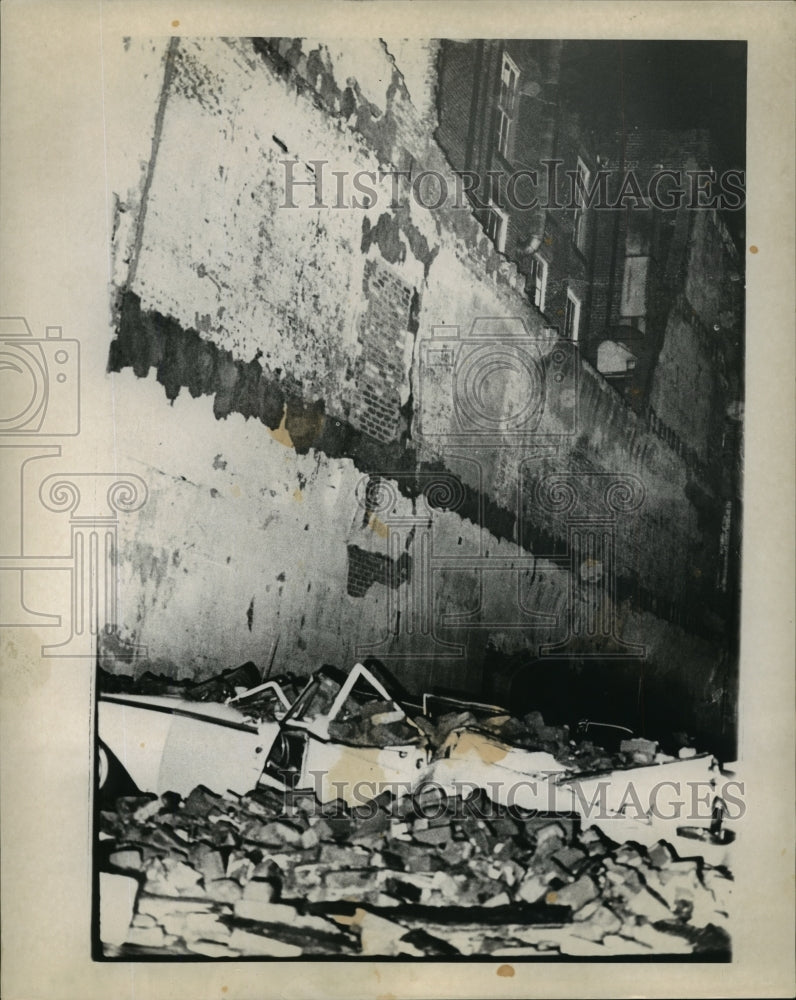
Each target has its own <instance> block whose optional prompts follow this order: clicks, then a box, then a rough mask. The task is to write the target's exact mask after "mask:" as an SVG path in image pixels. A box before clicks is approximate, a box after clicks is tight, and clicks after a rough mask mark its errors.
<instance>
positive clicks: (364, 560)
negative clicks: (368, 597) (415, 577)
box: [346, 545, 412, 597]
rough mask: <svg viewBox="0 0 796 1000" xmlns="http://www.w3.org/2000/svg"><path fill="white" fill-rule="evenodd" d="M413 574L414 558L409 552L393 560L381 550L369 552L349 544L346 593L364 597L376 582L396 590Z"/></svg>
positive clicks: (351, 595)
mask: <svg viewBox="0 0 796 1000" xmlns="http://www.w3.org/2000/svg"><path fill="white" fill-rule="evenodd" d="M411 575H412V559H411V556H410V555H409V554H408V553H407V552H402V553H401V555H400V557H399V558H398V559H396V560H392V559H390V557H389V556H385V555H382V553H381V552H368V551H367V550H366V549H361V548H360V547H359V546H358V545H349V546H348V582H347V585H346V593H347V594H348V595H349V597H364V596H365V594H367V592H368V591H369V590H370V588H371V587H372V586H373V584H374V583H383V584H384V586H385V587H392V589H393V590H395V589H397V588H398V587H400V586H401V584H402V583H407V582H408V581H409V580H410V579H411Z"/></svg>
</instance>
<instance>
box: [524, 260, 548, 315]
mask: <svg viewBox="0 0 796 1000" xmlns="http://www.w3.org/2000/svg"><path fill="white" fill-rule="evenodd" d="M528 278H529V281H528V290H529V292H530V295H531V298H532V299H533V304H534V305H535V306H536V308H537V309H538V310H539V312H544V306H545V293H546V292H547V261H546V260H545V259H544V258H543V257H539V256H538V255H537V254H534V255H533V257H531V270H530V274H529V275H528Z"/></svg>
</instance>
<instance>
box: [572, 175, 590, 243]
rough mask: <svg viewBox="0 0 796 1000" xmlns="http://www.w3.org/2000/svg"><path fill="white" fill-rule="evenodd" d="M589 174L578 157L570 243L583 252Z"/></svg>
mask: <svg viewBox="0 0 796 1000" xmlns="http://www.w3.org/2000/svg"><path fill="white" fill-rule="evenodd" d="M590 179H591V173H590V172H589V168H588V167H587V166H586V164H585V163H584V162H583V160H581V158H580V157H578V172H577V179H576V182H575V216H574V219H573V223H572V242H573V243H574V244H575V246H576V247H577V248H578V250H583V249H584V247H585V246H586V191H587V190H588V188H589V180H590Z"/></svg>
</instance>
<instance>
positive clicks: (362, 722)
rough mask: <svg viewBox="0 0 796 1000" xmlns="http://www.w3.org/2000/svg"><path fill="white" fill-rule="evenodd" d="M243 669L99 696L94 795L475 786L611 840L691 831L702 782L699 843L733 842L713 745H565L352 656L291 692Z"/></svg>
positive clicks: (357, 795) (368, 792)
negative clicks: (705, 819) (688, 803)
mask: <svg viewBox="0 0 796 1000" xmlns="http://www.w3.org/2000/svg"><path fill="white" fill-rule="evenodd" d="M247 668H248V669H247ZM252 668H254V665H253V664H245V665H244V667H240V668H237V669H236V670H234V671H227V672H226V673H225V674H222V675H221V676H220V678H212V679H211V680H210V681H206V682H203V683H201V684H198V685H191V686H190V687H187V688H185V687H183V688H176V689H169V688H167V689H166V690H165V691H160V692H159V693H138V692H137V691H136V692H131V691H102V692H101V693H100V696H99V700H98V723H97V731H98V740H99V745H98V761H99V774H100V789H101V792H102V793H104V794H105V795H106V797H107V796H109V795H113V794H117V795H118V794H123V793H124V792H125V791H127V790H133V789H135V790H140V791H146V792H154V793H156V794H162V793H164V792H166V791H173V792H177V793H178V794H180V795H182V796H185V795H188V794H189V793H190V792H191V791H192V790H193V789H194V788H195V787H196V786H198V785H204V786H205V787H207V788H210V789H213V790H216V791H219V792H225V791H232V792H235V793H237V794H244V793H246V792H247V791H249V790H251V789H252V788H253V787H255V786H257V785H260V786H267V787H270V788H272V789H275V790H277V791H281V792H288V791H290V792H306V793H311V794H312V795H314V796H315V797H316V798H317V799H318V801H319V802H320V803H322V804H323V803H328V802H332V801H335V800H341V801H342V802H344V803H345V804H346V805H347V806H360V805H364V804H365V803H367V802H368V801H370V800H373V799H375V798H376V797H377V796H379V795H380V794H381V793H383V792H384V791H390V792H392V794H393V795H394V796H395V797H400V796H402V795H418V794H423V793H424V792H427V791H428V790H429V789H435V790H436V792H437V793H438V794H439V795H441V796H445V795H448V796H451V797H455V796H462V795H467V794H470V793H474V792H476V791H478V790H480V791H483V792H485V793H486V794H487V796H488V797H489V798H490V799H491V800H492V801H493V802H495V803H496V804H498V805H500V806H508V807H517V808H520V809H523V810H526V811H527V810H535V811H537V812H540V813H561V814H564V813H566V814H569V815H576V816H578V817H579V818H580V820H581V822H582V823H583V825H584V826H596V827H597V828H598V829H600V830H601V831H602V832H603V833H604V834H605V835H607V836H608V837H610V838H611V839H613V840H619V839H621V840H628V839H633V840H635V841H637V842H638V843H641V844H645V845H650V844H653V843H655V842H656V841H658V840H659V839H661V837H666V838H667V839H669V840H670V841H674V842H676V841H677V838H678V837H680V836H683V837H691V838H692V840H693V838H694V837H695V833H694V832H693V830H692V831H691V832H690V833H689V832H688V828H686V827H685V826H683V822H684V821H683V819H682V818H681V811H682V807H683V803H682V801H679V800H681V799H682V796H683V793H684V790H685V791H686V793H687V794H691V796H692V799H693V795H694V793H693V789H697V790H698V791H697V794H698V795H700V796H701V798H700V799H699V802H700V803H702V804H703V807H704V803H705V802H707V808H708V809H709V810H710V812H709V813H708V816H709V817H711V819H712V822H711V827H710V829H709V831H708V833H709V834H710V837H709V838H708V839H709V840H710V843H709V844H703V845H702V849H703V851H704V850H706V849H708V848H709V847H715V848H716V850H717V852H719V853H718V854H717V860H719V861H720V856H719V855H720V852H721V850H722V849H723V848H724V847H726V844H727V842H728V841H729V840H730V838H729V837H728V835H727V831H726V830H724V831H721V829H720V828H721V824H722V820H723V818H724V804H723V802H722V800H721V778H722V776H724V777H725V778H726V772H723V771H722V769H721V768H720V766H719V763H718V761H717V760H716V758H715V757H713V755H711V754H706V753H701V754H700V753H696V751H692V750H689V751H687V752H684V753H682V754H681V756H678V757H673V756H669V755H666V754H663V753H661V752H660V751H659V750H658V747H657V744H656V743H654V742H652V741H649V740H645V739H639V738H634V737H632V734H631V733H630V732H629V730H626V729H622V728H621V727H609V728H612V729H613V730H615V731H616V732H615V735H616V737H617V738H616V740H615V741H614V745H613V746H612V749H611V750H610V751H608V750H606V749H604V748H603V747H601V746H597V745H596V744H595V743H593V742H591V740H590V739H589V738H588V736H590V735H593V734H594V733H596V732H600V731H604V730H605V727H600V726H599V725H597V724H595V723H591V722H587V723H584V724H582V726H581V727H580V732H579V735H580V739H577V740H575V739H570V733H569V730H568V728H567V727H566V726H548V725H545V723H544V720H543V719H542V717H541V715H540V714H539V713H538V712H530V713H528V714H527V715H525V716H523V717H522V718H517V717H515V716H512V715H511V714H509V713H508V712H507V711H506V710H505V709H504V708H502V707H501V706H498V705H490V704H485V703H481V702H476V701H467V700H461V699H456V698H451V697H446V696H442V695H435V694H425V695H423V698H422V703H421V704H418V705H413V704H412V703H411V701H410V700H409V699H408V697H407V696H406V695H404V694H403V693H398V691H397V686H396V685H395V684H394V682H391V680H390V678H389V677H388V676H387V675H386V674H385V673H384V672H383V670H381V669H380V668H379V667H378V665H376V664H370V665H369V666H365V665H364V664H361V663H357V664H356V665H355V666H354V667H353V668H352V670H351V671H350V672H349V673H348V675H346V674H345V673H343V672H342V671H340V670H338V669H337V668H335V667H331V666H324V667H322V668H321V669H320V670H318V671H316V672H315V674H313V675H312V676H311V677H310V678H309V680H308V681H307V682H306V683H305V685H304V687H303V689H301V690H300V691H298V688H297V687H296V686H295V685H291V684H290V682H289V681H287V680H285V679H282V681H281V683H280V680H278V679H274V680H268V681H265V682H260V683H252V682H253V681H259V672H258V671H257V670H256V668H254V669H252ZM247 685H248V686H247ZM222 695H223V696H224V700H223V701H222V700H221V696H222ZM210 698H217V699H219V700H217V701H213V700H208V699H210ZM604 742H608V741H607V740H606V741H604ZM119 789H123V791H122V792H120V791H119ZM696 829H697V832H699V829H700V828H696ZM703 839H705V838H703Z"/></svg>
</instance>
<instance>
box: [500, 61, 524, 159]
mask: <svg viewBox="0 0 796 1000" xmlns="http://www.w3.org/2000/svg"><path fill="white" fill-rule="evenodd" d="M519 75H520V71H519V70H518V69H517V66H516V65H515V63H513V62H512V60H511V59H510V58H509V56H508V55H507V54H506V53H505V52H504V53H503V68H502V70H501V74H500V96H499V97H498V129H497V148H498V152H499V153H500V155H501V156H503V157H505V158H506V159H508V158H509V152H510V150H511V140H512V135H511V133H512V126H513V124H514V110H515V107H516V104H517V80H518V79H519Z"/></svg>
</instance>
